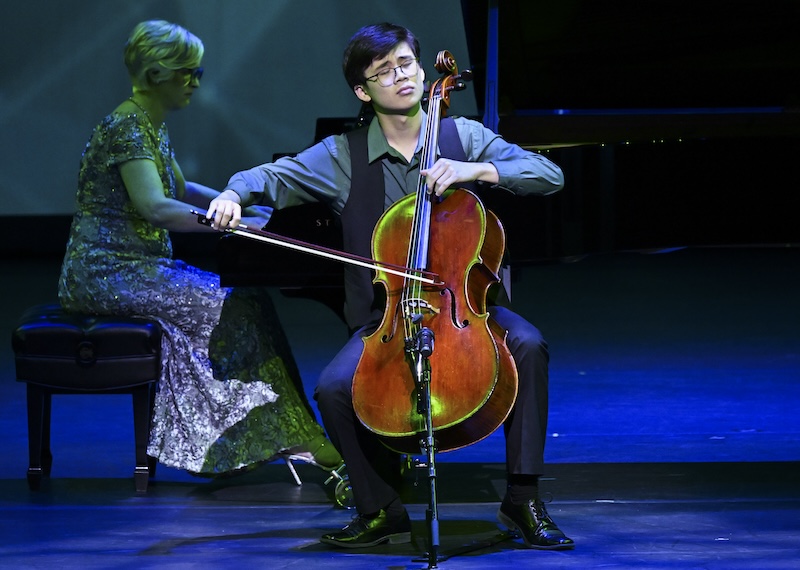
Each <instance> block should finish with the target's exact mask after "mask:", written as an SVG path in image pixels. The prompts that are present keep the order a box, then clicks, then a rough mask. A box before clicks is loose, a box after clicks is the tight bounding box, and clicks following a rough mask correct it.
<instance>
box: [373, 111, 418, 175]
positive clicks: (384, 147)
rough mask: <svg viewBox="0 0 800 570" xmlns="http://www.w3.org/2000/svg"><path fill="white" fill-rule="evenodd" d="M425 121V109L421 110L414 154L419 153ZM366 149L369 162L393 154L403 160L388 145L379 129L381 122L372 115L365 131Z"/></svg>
mask: <svg viewBox="0 0 800 570" xmlns="http://www.w3.org/2000/svg"><path fill="white" fill-rule="evenodd" d="M427 121H428V114H427V113H426V112H425V111H422V128H421V129H420V130H419V139H418V140H417V148H416V149H415V150H414V154H415V155H416V154H417V153H419V151H420V149H421V148H422V142H423V141H422V138H423V137H424V136H425V125H426V124H427ZM367 151H368V154H369V163H370V164H372V163H373V162H375V161H376V160H380V159H381V158H383V157H384V156H394V157H396V158H401V159H403V160H405V158H404V157H403V156H402V155H401V154H400V153H399V152H397V151H396V150H395V149H393V148H392V147H391V146H389V142H388V141H387V140H386V135H384V134H383V130H382V129H381V124H380V122H379V121H378V117H373V118H372V121H371V122H370V124H369V131H368V132H367Z"/></svg>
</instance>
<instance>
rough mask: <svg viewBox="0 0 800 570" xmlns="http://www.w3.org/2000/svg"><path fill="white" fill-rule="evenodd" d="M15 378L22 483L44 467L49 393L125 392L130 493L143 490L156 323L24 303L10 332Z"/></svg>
mask: <svg viewBox="0 0 800 570" xmlns="http://www.w3.org/2000/svg"><path fill="white" fill-rule="evenodd" d="M11 343H12V347H13V349H14V364H15V367H16V376H17V381H18V382H25V383H26V384H27V403H28V452H29V461H30V463H29V465H30V466H29V467H28V473H27V478H28V487H29V488H30V489H31V490H34V491H35V490H38V489H39V487H40V483H41V479H42V477H43V476H44V477H48V476H49V475H50V468H51V466H52V462H53V456H52V452H51V450H50V415H51V414H50V412H51V400H52V395H53V394H131V396H132V398H133V430H134V439H135V445H136V447H135V450H136V453H135V456H136V467H135V469H134V483H135V486H136V491H137V493H146V492H147V485H148V482H149V479H150V477H152V476H153V475H155V466H156V462H155V460H154V459H152V458H149V457H148V456H147V441H148V438H149V432H150V421H151V415H152V409H153V400H154V397H155V391H156V383H157V382H158V379H159V376H160V373H161V326H160V325H159V324H158V322H157V321H154V320H151V319H146V318H140V317H121V316H99V315H84V314H75V313H68V312H66V311H64V310H63V309H62V308H61V307H60V306H59V305H52V304H51V305H37V306H35V307H31V308H30V309H28V310H27V311H25V313H24V314H23V315H22V317H21V318H20V320H19V322H18V324H17V327H16V329H15V330H14V332H13V334H12V339H11Z"/></svg>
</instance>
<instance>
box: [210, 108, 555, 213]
mask: <svg viewBox="0 0 800 570" xmlns="http://www.w3.org/2000/svg"><path fill="white" fill-rule="evenodd" d="M455 123H456V128H457V130H458V136H459V138H460V140H461V145H462V146H463V147H464V152H465V154H466V156H467V160H468V161H470V162H490V163H492V164H493V165H494V166H495V168H497V172H498V173H499V175H500V181H499V183H498V184H497V186H499V187H501V188H505V189H507V190H509V191H511V192H513V193H515V194H519V195H528V194H541V195H545V194H550V193H552V192H555V191H557V190H560V189H561V188H562V187H563V185H564V177H563V174H562V172H561V169H560V168H559V167H558V166H556V165H555V164H553V163H552V162H551V161H550V160H548V159H547V158H545V157H544V156H542V155H540V154H538V153H534V152H530V151H527V150H525V149H523V148H521V147H519V146H518V145H515V144H512V143H509V142H507V141H505V140H504V139H503V138H502V137H500V136H499V135H497V134H495V133H494V132H492V131H491V130H489V129H487V128H486V127H484V126H483V125H482V124H481V123H478V122H477V121H473V120H470V119H465V118H461V117H460V118H456V119H455ZM424 131H425V129H424V128H423V129H422V130H421V132H420V140H419V141H418V142H417V149H416V151H415V152H414V157H413V158H412V160H411V162H408V161H407V160H406V159H405V158H404V157H403V156H402V155H401V154H400V153H399V152H397V151H396V150H395V149H393V148H392V147H391V146H389V143H388V142H387V141H386V137H385V136H384V134H383V131H382V130H381V128H380V124H379V123H378V120H377V119H373V121H372V123H371V124H370V126H369V134H368V139H367V140H368V150H369V160H370V163H372V162H374V161H375V160H380V161H382V163H383V173H384V181H385V186H386V207H387V208H388V207H389V206H390V205H391V204H393V203H394V202H396V201H397V200H399V199H400V198H402V197H403V196H405V195H406V194H410V193H413V192H415V191H416V189H417V183H418V178H419V161H420V154H421V150H422V142H423V140H422V137H423V135H424ZM351 172H352V169H351V164H350V147H349V144H348V141H347V137H346V136H344V135H334V136H329V137H327V138H325V139H323V140H322V141H320V142H318V143H316V144H315V145H313V146H311V147H309V148H307V149H306V150H304V151H302V152H300V153H299V154H297V155H296V156H293V157H283V158H279V159H278V160H276V161H275V162H272V163H267V164H262V165H260V166H256V167H255V168H251V169H249V170H243V171H241V172H237V173H236V174H234V175H233V176H232V177H231V179H230V180H229V181H228V185H227V186H226V189H230V190H233V191H235V192H236V193H237V194H238V195H239V197H240V198H241V200H242V204H243V205H252V204H261V205H266V206H271V207H273V208H278V209H280V208H286V207H288V206H296V205H299V204H303V203H307V202H314V201H319V202H324V203H327V204H328V205H329V206H330V207H331V209H332V210H333V211H334V212H336V213H341V212H342V210H343V209H344V205H345V203H346V202H347V198H348V197H349V195H350V180H351Z"/></svg>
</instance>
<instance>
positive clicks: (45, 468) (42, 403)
mask: <svg viewBox="0 0 800 570" xmlns="http://www.w3.org/2000/svg"><path fill="white" fill-rule="evenodd" d="M27 400H28V474H27V478H28V488H30V489H31V490H32V491H37V490H39V487H40V485H41V482H42V477H47V476H49V475H50V468H51V466H52V463H53V457H52V455H51V453H50V433H49V432H50V408H51V395H50V393H49V392H47V391H46V390H44V389H42V388H41V387H39V386H36V385H35V384H28V386H27Z"/></svg>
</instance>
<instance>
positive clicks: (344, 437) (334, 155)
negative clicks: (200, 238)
mask: <svg viewBox="0 0 800 570" xmlns="http://www.w3.org/2000/svg"><path fill="white" fill-rule="evenodd" d="M343 70H344V75H345V78H346V80H347V82H348V84H349V85H350V87H351V88H352V89H353V92H354V93H355V95H356V97H358V99H360V100H361V101H362V102H364V103H369V104H371V105H372V108H373V109H374V112H375V118H374V119H373V120H372V122H371V124H370V125H369V128H368V130H367V131H362V132H366V135H365V137H364V138H363V144H365V149H362V150H361V151H360V152H359V151H357V150H355V148H356V147H355V146H354V147H351V144H355V143H353V142H352V140H351V139H350V138H348V136H345V135H337V136H331V137H328V138H326V139H324V140H322V141H320V142H319V143H317V144H315V145H313V146H311V147H310V148H308V149H306V150H305V151H303V152H301V153H299V154H298V155H296V156H295V157H284V158H280V159H278V160H277V161H275V162H273V163H270V164H263V165H261V166H257V167H255V168H253V169H250V170H246V171H242V172H239V173H237V174H235V175H234V176H233V177H232V178H231V179H230V181H229V183H228V185H227V187H226V190H225V191H224V192H223V193H222V194H221V195H220V197H219V198H218V199H217V200H215V201H214V202H212V203H211V206H210V208H209V210H208V213H207V216H208V217H209V218H211V219H213V223H214V226H215V227H217V228H226V227H229V228H234V227H236V226H237V225H238V223H239V220H240V216H241V207H243V206H247V205H251V204H254V203H258V204H263V205H269V206H278V207H287V206H291V205H296V204H300V203H303V202H308V201H312V200H317V201H321V202H325V203H326V204H328V205H329V206H330V207H331V209H332V210H333V211H334V212H335V213H336V214H338V215H340V216H341V217H342V227H343V232H344V239H345V244H347V243H348V242H349V243H351V244H353V243H356V244H359V243H361V244H362V245H363V239H364V238H363V236H364V235H371V231H372V228H373V226H374V223H375V219H373V217H372V216H370V215H369V212H368V209H367V208H364V207H362V205H361V202H360V201H361V200H363V198H364V196H366V195H367V193H368V192H369V190H368V189H369V188H370V186H366V185H365V184H364V183H363V178H362V172H363V171H365V170H366V168H367V163H371V164H374V163H376V162H377V163H379V164H380V165H381V170H380V171H379V172H382V182H383V188H382V189H381V188H379V187H378V188H376V187H375V186H371V188H372V189H373V190H374V191H377V192H380V191H381V190H382V192H383V207H384V209H385V208H388V207H390V206H391V205H392V204H393V203H395V202H396V201H397V200H398V199H400V198H402V197H403V196H405V195H407V194H410V193H414V192H415V191H416V188H417V183H418V178H419V177H420V176H423V177H425V180H426V182H427V186H428V189H429V190H430V191H432V192H434V193H435V194H436V195H437V196H441V195H442V194H443V193H444V191H445V190H447V189H448V188H451V187H458V185H459V184H464V183H469V182H473V181H483V182H486V183H489V184H494V185H497V186H499V187H501V188H505V189H507V190H510V191H512V192H514V193H516V194H519V195H529V194H540V195H545V194H550V193H552V192H556V191H558V190H560V189H561V188H562V186H563V175H562V172H561V170H560V169H559V167H558V166H556V165H555V164H553V163H552V162H550V161H549V160H547V159H546V158H544V157H543V156H541V155H539V154H537V153H532V152H528V151H526V150H524V149H522V148H520V147H519V146H517V145H514V144H510V143H508V142H506V141H504V140H503V139H502V138H500V137H499V136H498V135H496V134H495V133H493V132H491V131H490V130H488V129H486V128H485V127H484V126H483V125H481V124H480V123H477V122H475V121H471V120H468V119H463V118H456V119H454V123H455V126H456V131H457V135H458V141H459V142H460V145H461V147H462V149H463V155H464V156H465V157H466V160H465V161H464V160H454V159H450V158H440V159H438V160H436V161H435V163H434V164H433V165H432V166H431V167H430V168H428V169H427V170H421V171H420V150H421V146H422V140H421V133H422V132H423V131H424V128H425V125H426V120H427V115H426V113H425V111H424V110H423V108H422V105H421V101H422V97H423V91H424V79H425V72H424V70H423V69H422V68H421V66H420V65H419V43H418V41H417V39H416V37H415V36H414V35H413V34H412V33H411V32H410V31H409V30H407V29H406V28H403V27H400V26H395V25H392V24H385V23H384V24H378V25H372V26H366V27H364V28H362V29H360V30H359V31H358V32H356V34H355V35H354V36H353V37H352V38H351V40H350V43H349V44H348V46H347V48H346V50H345V52H344V59H343ZM359 157H361V160H360V161H359ZM367 157H368V158H367ZM351 158H352V160H351ZM365 158H366V160H365ZM362 161H363V162H364V163H365V164H361V162H362ZM373 172H374V170H373ZM363 176H364V177H365V175H363ZM379 178H380V174H379ZM379 182H380V180H379ZM365 187H366V189H365ZM498 191H502V190H498ZM351 198H352V200H351ZM355 253H358V252H355ZM346 275H347V277H346V279H345V296H346V301H345V317H346V320H347V324H348V325H349V326H350V328H351V330H353V331H355V333H354V334H353V335H352V337H351V338H350V340H349V341H348V342H347V344H345V346H344V348H342V350H341V351H340V352H339V353H338V354H337V355H336V357H335V358H334V359H333V361H332V362H331V363H330V364H329V365H328V366H327V367H326V368H325V370H323V372H322V374H321V375H320V379H319V383H318V386H317V388H316V391H315V398H316V399H317V401H318V404H319V410H320V414H321V415H322V420H323V423H324V425H325V429H326V430H327V432H328V435H329V437H330V439H331V441H332V442H333V443H334V445H335V446H336V448H337V449H338V450H339V451H340V453H341V454H342V456H343V458H344V460H345V463H346V465H347V471H348V475H349V477H350V483H351V485H352V488H353V498H354V501H355V505H356V509H357V510H358V516H357V517H356V518H355V519H354V520H353V521H352V522H351V523H350V524H348V525H347V526H345V527H344V528H343V529H342V530H340V531H336V532H331V533H328V534H325V535H324V536H323V537H322V538H321V541H322V542H323V543H326V544H331V545H335V546H339V547H344V548H361V547H369V546H374V545H377V544H381V543H385V542H390V543H401V542H408V541H409V540H410V531H411V524H410V520H409V517H408V513H407V511H406V509H405V507H404V506H403V504H402V502H401V500H400V497H399V495H398V493H397V491H396V490H395V485H394V483H396V481H397V478H398V474H399V461H398V455H397V454H396V453H395V452H392V451H390V450H389V449H388V448H387V447H386V446H384V445H383V444H382V443H381V441H380V440H379V439H378V437H377V436H376V435H375V434H374V433H373V432H372V431H370V430H368V429H367V428H366V427H365V426H364V425H363V424H362V423H361V422H360V421H359V419H358V418H357V416H356V414H355V413H354V408H353V398H352V381H353V376H354V374H355V371H356V367H357V365H358V362H359V359H360V357H361V353H362V350H363V347H364V344H363V342H362V337H364V336H367V335H369V334H371V333H372V332H373V331H374V330H375V329H376V328H377V326H378V324H379V323H380V320H381V318H382V315H383V307H382V306H381V299H379V298H378V299H376V298H375V296H374V295H373V293H372V290H371V289H370V290H369V291H365V289H364V288H363V279H364V274H363V273H362V274H361V275H360V277H359V274H358V273H357V270H355V271H351V272H349V273H346ZM368 276H369V273H368V272H367V278H368ZM359 279H360V281H359ZM359 283H360V284H361V285H362V288H361V289H359V288H358V284H359ZM489 314H490V316H491V318H492V319H494V321H496V323H497V324H498V325H499V326H500V327H501V328H502V329H505V330H506V331H508V336H507V337H506V344H507V346H508V348H509V349H510V351H511V355H512V356H513V359H514V362H515V363H516V368H517V372H518V394H517V398H516V401H515V403H514V405H513V408H512V409H511V411H510V413H509V415H508V418H507V419H506V421H505V422H504V425H503V428H504V433H505V437H506V466H507V473H508V480H507V482H508V487H507V492H506V495H505V497H504V499H503V502H502V504H501V506H500V509H499V511H498V518H499V520H500V521H501V522H502V523H504V524H505V525H507V526H508V527H509V528H515V529H517V530H518V531H519V533H520V534H521V536H522V538H523V540H524V542H525V544H526V545H528V546H529V547H531V548H540V549H569V548H573V546H574V543H573V541H572V540H571V539H570V538H568V537H567V536H565V534H564V533H563V532H562V531H561V530H560V529H559V528H558V527H557V526H556V524H555V522H553V520H552V519H551V518H550V516H549V515H548V513H547V511H546V509H545V507H544V504H543V503H542V501H541V500H540V499H539V494H538V478H539V476H540V475H541V474H542V473H543V471H544V443H545V437H546V431H547V405H548V393H547V390H548V351H547V344H546V343H545V341H544V339H543V338H542V335H541V333H540V332H539V330H538V329H536V328H535V327H534V326H533V325H531V324H530V323H528V322H527V321H526V320H525V319H523V318H522V317H520V316H518V315H516V314H515V313H513V312H511V311H510V310H508V309H506V308H503V307H499V306H495V307H490V308H489ZM452 358H469V354H461V355H452Z"/></svg>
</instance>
